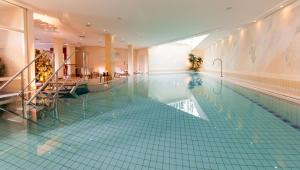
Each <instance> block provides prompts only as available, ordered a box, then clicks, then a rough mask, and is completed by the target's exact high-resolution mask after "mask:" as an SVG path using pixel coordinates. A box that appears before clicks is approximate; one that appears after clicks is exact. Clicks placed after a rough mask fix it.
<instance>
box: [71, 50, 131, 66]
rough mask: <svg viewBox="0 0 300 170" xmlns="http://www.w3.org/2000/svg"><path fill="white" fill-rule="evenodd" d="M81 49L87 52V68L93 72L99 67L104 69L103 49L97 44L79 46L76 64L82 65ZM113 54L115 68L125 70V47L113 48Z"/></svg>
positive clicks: (126, 53)
mask: <svg viewBox="0 0 300 170" xmlns="http://www.w3.org/2000/svg"><path fill="white" fill-rule="evenodd" d="M82 51H85V52H87V65H88V67H89V69H91V70H92V71H94V72H99V69H101V70H102V71H104V69H105V49H104V48H103V47H97V46H84V47H81V48H80V51H79V52H77V53H76V64H77V65H78V66H79V67H82V66H83V65H82V64H83V61H82ZM114 54H115V62H114V64H115V69H116V70H119V69H120V70H126V69H127V55H128V52H127V49H120V48H117V49H114Z"/></svg>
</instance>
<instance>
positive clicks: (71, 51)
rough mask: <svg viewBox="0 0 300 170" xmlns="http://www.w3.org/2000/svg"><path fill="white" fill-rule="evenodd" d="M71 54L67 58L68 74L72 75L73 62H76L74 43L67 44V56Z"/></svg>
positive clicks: (73, 71) (73, 69) (73, 73)
mask: <svg viewBox="0 0 300 170" xmlns="http://www.w3.org/2000/svg"><path fill="white" fill-rule="evenodd" d="M70 55H72V57H71V58H70V60H68V62H67V63H68V64H69V65H68V75H69V76H71V75H72V76H73V75H75V64H76V56H75V46H74V45H67V56H68V57H69V56H70Z"/></svg>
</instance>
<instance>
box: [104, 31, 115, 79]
mask: <svg viewBox="0 0 300 170" xmlns="http://www.w3.org/2000/svg"><path fill="white" fill-rule="evenodd" d="M113 42H114V37H113V36H112V35H111V34H106V35H105V69H106V71H108V72H109V74H110V75H111V76H114V72H115V67H114V49H113Z"/></svg>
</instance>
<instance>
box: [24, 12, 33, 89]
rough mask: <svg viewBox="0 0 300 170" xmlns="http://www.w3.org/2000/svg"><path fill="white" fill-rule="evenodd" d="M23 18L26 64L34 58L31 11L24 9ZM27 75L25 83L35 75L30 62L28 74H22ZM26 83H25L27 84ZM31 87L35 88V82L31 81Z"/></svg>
mask: <svg viewBox="0 0 300 170" xmlns="http://www.w3.org/2000/svg"><path fill="white" fill-rule="evenodd" d="M24 16H25V17H24V18H25V47H26V48H25V55H26V62H25V63H26V64H25V65H27V64H28V63H29V62H31V61H32V60H34V58H35V47H34V32H33V30H34V23H33V12H32V11H31V10H29V9H26V10H24ZM24 76H25V77H27V83H30V81H31V80H33V79H34V77H35V65H34V64H32V65H31V66H30V67H29V69H28V74H27V75H24ZM27 83H26V84H27ZM31 87H32V88H35V84H34V83H32V85H31Z"/></svg>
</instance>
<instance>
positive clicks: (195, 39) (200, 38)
mask: <svg viewBox="0 0 300 170" xmlns="http://www.w3.org/2000/svg"><path fill="white" fill-rule="evenodd" d="M208 36H209V34H204V35H200V36H197V37H192V38H187V39H184V40H179V41H176V42H175V43H179V44H185V45H189V46H191V47H192V48H195V47H197V45H199V44H200V43H201V42H202V41H203V40H205V39H206V38H207V37H208Z"/></svg>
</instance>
